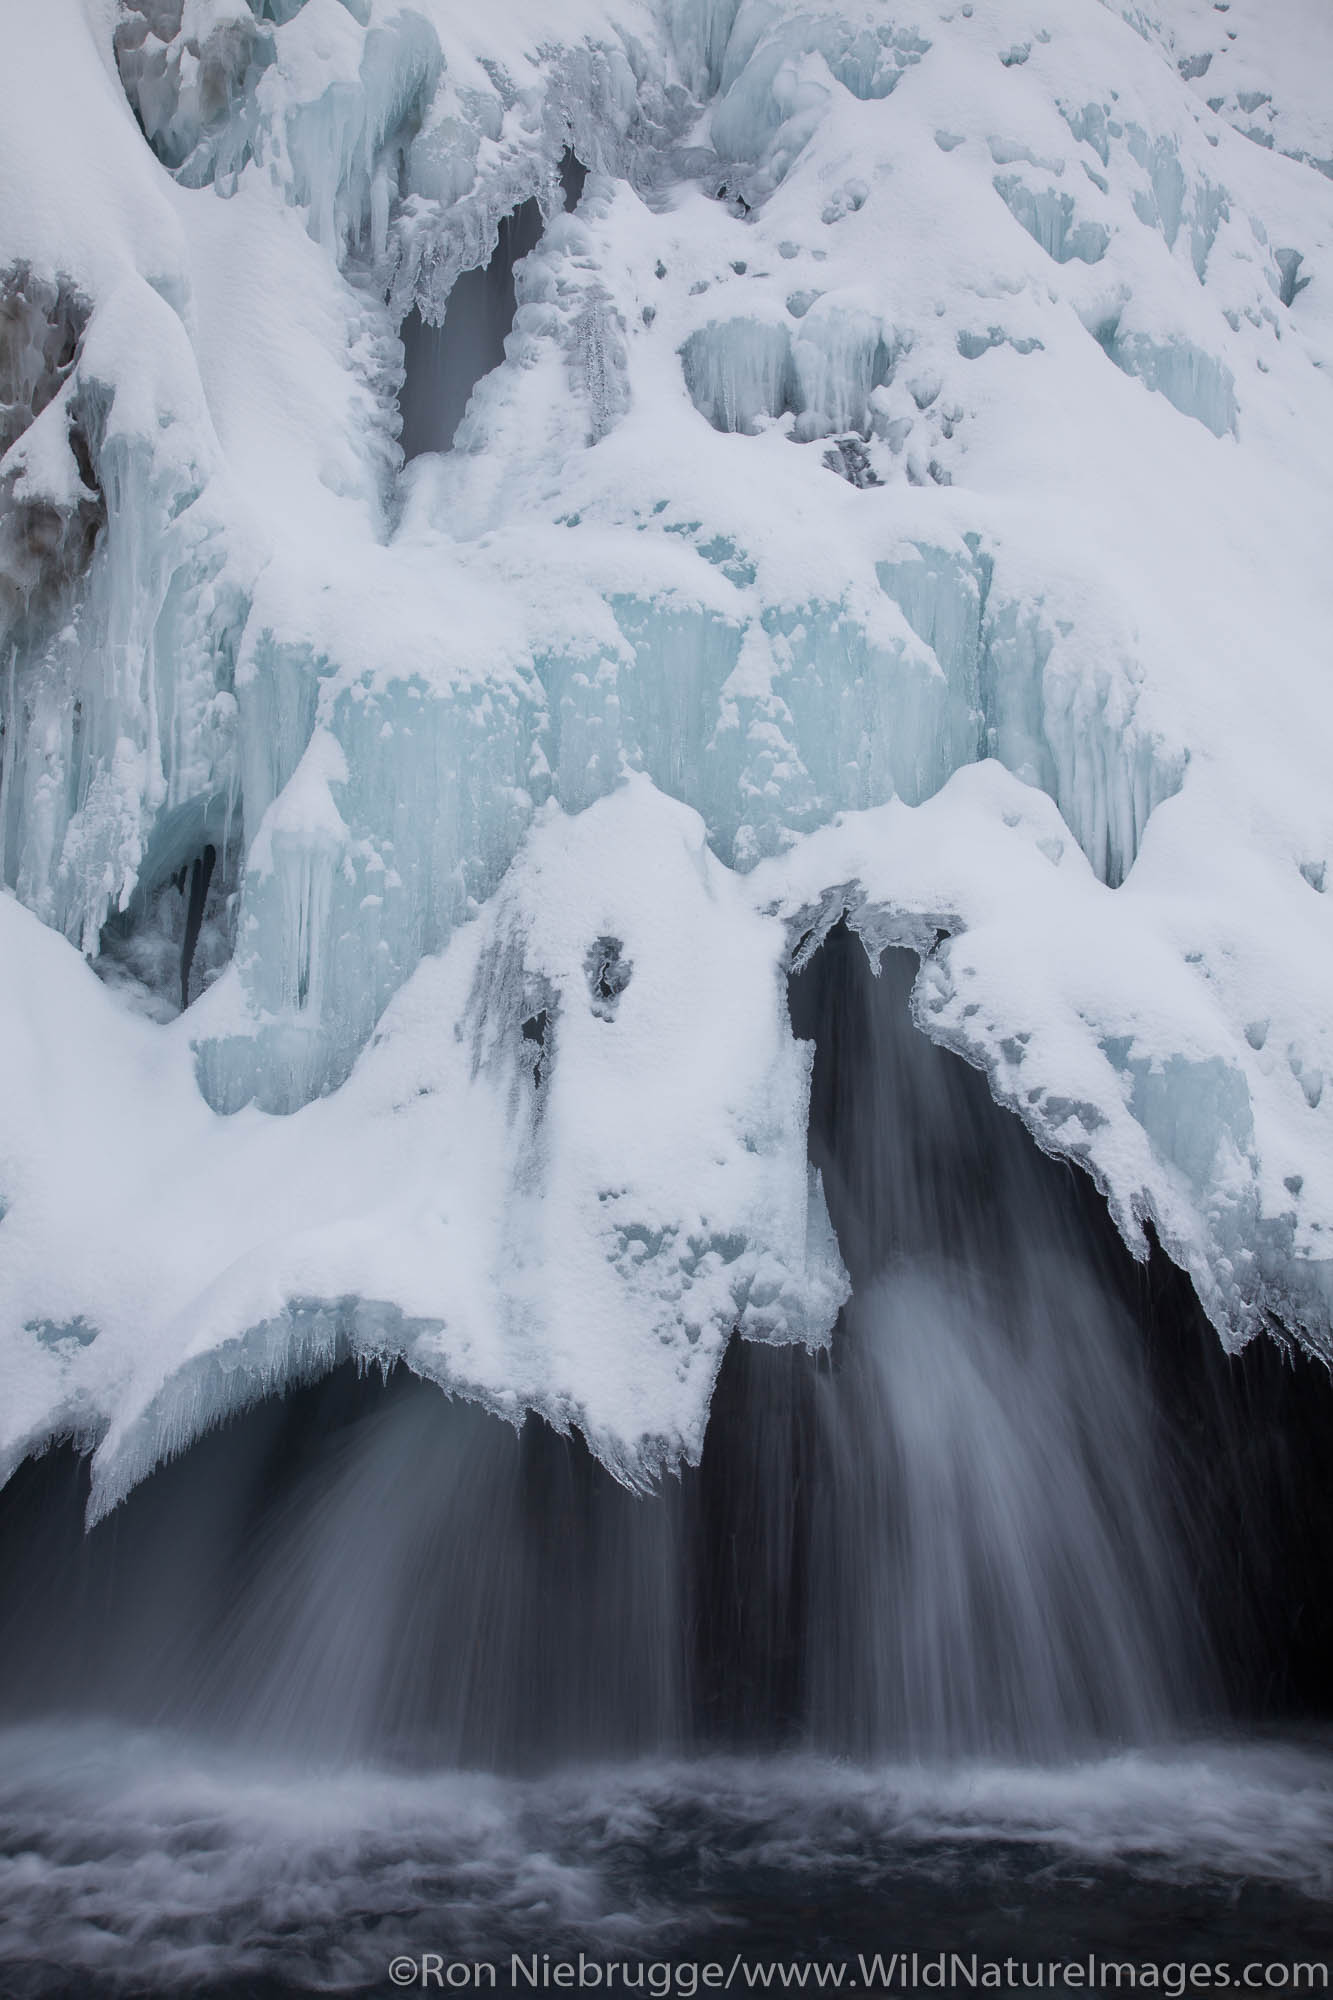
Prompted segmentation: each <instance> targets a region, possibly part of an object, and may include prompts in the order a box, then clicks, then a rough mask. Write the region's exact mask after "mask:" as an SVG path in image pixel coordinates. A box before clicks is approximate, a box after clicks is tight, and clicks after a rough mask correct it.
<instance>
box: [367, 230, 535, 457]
mask: <svg viewBox="0 0 1333 2000" xmlns="http://www.w3.org/2000/svg"><path fill="white" fill-rule="evenodd" d="M541 234H542V212H541V209H540V207H539V205H538V203H537V199H536V196H535V195H534V196H533V197H532V198H531V199H530V200H529V201H525V202H524V203H523V205H522V207H521V208H516V209H515V210H514V211H513V213H512V214H511V215H506V216H505V217H504V219H503V221H502V222H501V224H500V235H499V241H498V242H497V244H496V247H495V252H494V254H493V256H492V257H491V261H490V263H489V264H486V265H485V266H483V267H482V268H480V269H478V270H475V271H464V273H463V275H462V276H461V277H460V278H459V279H458V281H457V283H456V284H455V285H454V288H453V290H452V291H451V292H450V294H449V301H448V304H447V306H446V308H445V318H444V324H443V326H431V325H429V324H428V323H427V321H425V320H424V319H423V318H422V317H421V313H420V311H419V309H418V308H417V307H416V306H414V307H413V308H412V310H411V312H410V313H409V314H408V316H407V318H406V319H405V320H404V322H403V326H402V341H403V368H404V375H403V387H402V393H401V396H400V398H399V407H400V409H401V411H402V418H403V428H402V435H401V443H402V447H403V457H404V458H405V459H412V458H418V457H420V455H421V453H422V452H427V451H448V450H450V449H451V447H452V445H453V442H454V433H455V432H456V431H457V429H458V426H459V424H460V423H461V422H462V421H463V414H464V412H465V410H466V409H467V406H468V399H469V397H470V396H471V394H472V391H473V390H474V389H475V388H476V386H477V384H478V382H480V381H481V379H482V377H483V375H489V374H490V372H491V370H492V369H493V368H498V367H499V366H500V364H501V362H502V361H503V360H504V358H505V356H504V344H505V339H506V337H507V335H508V333H509V331H510V329H511V327H512V326H513V324H514V314H515V312H516V311H517V309H518V298H517V293H516V291H515V286H514V266H515V265H516V264H517V263H518V261H519V259H520V258H521V257H526V256H527V254H528V252H529V251H530V250H533V249H535V248H536V246H537V244H538V242H539V241H540V240H541Z"/></svg>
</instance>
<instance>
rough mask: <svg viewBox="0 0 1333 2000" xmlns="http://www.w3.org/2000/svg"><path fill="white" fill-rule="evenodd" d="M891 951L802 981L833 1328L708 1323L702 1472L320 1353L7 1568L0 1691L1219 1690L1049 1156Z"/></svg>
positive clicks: (160, 1708)
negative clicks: (60, 1574)
mask: <svg viewBox="0 0 1333 2000" xmlns="http://www.w3.org/2000/svg"><path fill="white" fill-rule="evenodd" d="M915 967H916V960H915V958H914V957H912V956H911V955H910V954H906V953H890V954H888V955H887V957H886V961H885V969H884V971H883V973H882V975H881V976H880V977H878V978H875V977H872V975H871V971H870V967H869V964H868V961H867V960H866V957H865V954H864V952H863V951H862V949H861V946H860V944H859V942H858V941H857V940H855V939H854V938H852V937H851V936H850V935H849V934H847V933H846V932H841V931H840V932H838V933H835V935H834V937H833V938H832V939H831V940H830V941H829V943H828V944H827V945H826V946H825V948H824V950H823V952H821V954H820V955H819V959H818V960H817V961H816V965H815V968H814V970H813V971H811V972H808V973H806V974H804V975H802V976H801V977H800V978H798V979H796V980H795V981H794V982H793V986H792V1007H793V1012H794V1018H795V1022H796V1026H797V1028H798V1031H800V1032H801V1033H803V1034H806V1035H809V1036H812V1037H813V1038H814V1040H815V1043H816V1048H817V1059H816V1071H815V1079H814V1104H813V1116H812V1150H813V1154H814V1157H815V1160H816V1163H817V1164H818V1165H819V1166H820V1167H821V1169H822V1171H823V1173H824V1176H825V1181H826V1185H827V1188H828V1192H829V1201H830V1209H831V1213H832V1215H833V1217H834V1221H835V1224H836V1226H837V1228H838V1231H839V1235H840V1239H841V1243H842V1247H843V1251H844V1255H845V1257H846V1260H847V1263H848V1266H849V1269H850V1271H851V1273H852V1277H853V1280H854V1285H855V1295H854V1298H853V1301H852V1303H851V1305H850V1307H849V1309H848V1311H847V1312H846V1314H845V1316H844V1320H843V1322H842V1323H841V1324H840V1326H839V1328H838V1329H837V1332H836V1334H835V1337H834V1344H833V1348H832V1351H831V1354H826V1355H819V1356H812V1355H809V1354H807V1353H806V1352H804V1350H801V1349H792V1348H787V1349H773V1348H763V1347H760V1346H755V1345H752V1344H748V1343H744V1342H739V1341H736V1342H733V1344H732V1349H731V1351H730V1353H729V1355H728V1358H727V1361H726V1363H725V1365H724V1368H723V1372H722V1377H721V1380H720V1382H719V1385H718V1390H717V1395H716V1398H715V1405H714V1413H713V1418H712V1422H711V1425H710V1430H709V1434H708V1440H707V1445H706V1449H705V1452H704V1458H703V1462H702V1464H701V1465H700V1466H699V1467H698V1468H694V1469H690V1468H687V1469H685V1471H684V1472H683V1473H682V1474H681V1475H680V1476H679V1477H672V1478H668V1479H667V1480H666V1481H665V1482H664V1484H663V1490H662V1491H661V1492H660V1493H659V1494H658V1495H656V1496H655V1497H650V1498H641V1497H638V1496H635V1495H633V1494H631V1493H629V1492H627V1491H626V1490H624V1489H623V1488H621V1487H620V1486H618V1485H617V1484H616V1482H615V1481H614V1479H613V1478H612V1477H611V1476H610V1475H609V1474H608V1473H607V1472H605V1471H604V1470H603V1469H602V1468H601V1467H600V1466H598V1465H597V1464H596V1463H595V1462H594V1461H593V1459H592V1458H591V1456H590V1455H589V1454H588V1452H587V1451H586V1450H585V1449H584V1448H583V1446H582V1444H581V1443H580V1442H579V1441H578V1440H577V1439H575V1438H573V1437H570V1438H562V1437H560V1436H558V1435H557V1434H556V1433H554V1432H553V1431H552V1430H551V1429H550V1428H549V1427H548V1426H546V1425H545V1424H543V1423H541V1422H540V1421H539V1420H538V1419H536V1418H532V1417H529V1418H528V1419H527V1420H526V1422H525V1424H524V1425H523V1427H522V1429H521V1430H520V1431H516V1430H514V1429H513V1428H512V1427H511V1426H510V1425H509V1424H506V1423H504V1422H502V1421H501V1420H500V1419H498V1418H497V1417H495V1416H493V1415H490V1414H488V1413H487V1412H485V1411H484V1410H481V1409H479V1408H478V1407H476V1406H475V1405H471V1404H467V1403H464V1402H460V1401H454V1400H450V1399H447V1398H443V1397H441V1396H440V1394H439V1393H438V1391H436V1390H435V1389H434V1388H433V1387H430V1386H428V1385H425V1384H422V1383H419V1382H416V1381H414V1380H413V1379H412V1378H410V1377H407V1376H405V1375H403V1374H402V1373H399V1374H397V1375H395V1376H394V1377H393V1378H392V1380H391V1382H390V1383H389V1384H388V1386H387V1387H386V1388H380V1387H378V1386H377V1385H376V1384H375V1383H374V1382H373V1381H366V1382H364V1383H362V1384H360V1385H357V1384H355V1383H354V1382H352V1381H351V1380H350V1379H349V1380H347V1381H346V1382H343V1383H342V1385H341V1386H340V1385H339V1382H338V1380H337V1378H335V1380H334V1382H333V1383H331V1384H327V1385H325V1386H324V1387H323V1388H318V1387H317V1388H315V1389H311V1390H308V1391H305V1392H303V1393H302V1395H300V1396H297V1397H295V1398H293V1399H292V1401H291V1403H290V1405H289V1409H288V1414H287V1417H286V1420H285V1421H282V1422H278V1423H277V1427H276V1429H275V1428H274V1425H275V1422H276V1420H275V1419H273V1418H264V1417H263V1414H262V1412H261V1413H256V1414H255V1415H254V1416H253V1417H252V1418H250V1419H248V1420H244V1421H242V1422H241V1423H240V1424H238V1425H235V1426H233V1427H232V1428H231V1429H230V1430H229V1431H227V1432H224V1433H222V1434H220V1435H218V1436H215V1437H214V1438H213V1439H212V1440H210V1441H209V1443H208V1445H207V1446H206V1447H203V1448H198V1449H196V1451H195V1452H193V1453H191V1454H190V1455H189V1456H188V1457H187V1459H186V1460H184V1461H182V1462H181V1463H179V1464H178V1465H176V1466H173V1467H170V1468H167V1469H166V1470H165V1471H164V1472H161V1473H159V1474H157V1475H156V1476H155V1477H154V1479H153V1480H152V1481H150V1482H149V1485H148V1487H147V1488H146V1489H145V1490H144V1491H143V1492H142V1493H141V1494H138V1495H135V1496H133V1497H132V1499H131V1500H130V1502H129V1503H128V1504H127V1505H126V1507H125V1508H123V1509H122V1510H121V1512H120V1513H119V1514H118V1515H117V1516H116V1517H113V1519H112V1521H111V1522H109V1523H107V1524H105V1525H104V1526H103V1527H100V1528H98V1529H97V1530H96V1531H94V1533H93V1535H92V1536H91V1538H89V1540H88V1542H87V1543H86V1544H84V1545H82V1546H80V1547H79V1548H77V1549H73V1550H70V1551H69V1552H68V1553H67V1555H66V1556H65V1558H63V1563H62V1565H57V1566H56V1567H57V1568H59V1567H61V1566H63V1565H68V1566H69V1567H72V1568H73V1569H75V1570H79V1569H82V1570H83V1571H84V1572H86V1573H87V1575H88V1576H89V1577H90V1578H91V1579H92V1581H91V1583H90V1584H89V1587H88V1590H87V1592H86V1593H85V1595H84V1596H83V1597H82V1598H80V1595H79V1593H78V1592H77V1591H73V1592H71V1591H69V1590H66V1591H64V1592H63V1598H64V1601H63V1602H62V1603H61V1604H60V1605H59V1606H52V1605H50V1604H49V1603H46V1604H43V1606H42V1608H40V1609H33V1607H32V1600H31V1597H29V1598H28V1599H27V1600H26V1604H25V1599H24V1597H23V1595H22V1593H16V1592H12V1591H11V1592H10V1593H9V1600H10V1602H11V1603H13V1604H16V1605H19V1604H25V1609H24V1613H23V1616H22V1621H21V1622H22V1630H21V1631H19V1632H17V1633H16V1634H15V1636H14V1644H13V1646H12V1647H11V1648H10V1658H11V1662H17V1663H18V1664H17V1665H15V1664H11V1667H10V1668H9V1669H8V1670H7V1677H8V1679H9V1681H10V1683H11V1689H12V1684H13V1681H14V1679H15V1676H16V1674H18V1673H19V1672H20V1671H21V1662H22V1659H23V1658H24V1657H25V1656H26V1657H28V1658H29V1660H30V1661H31V1659H32V1657H33V1654H34V1649H36V1651H37V1652H38V1653H40V1651H41V1647H42V1645H43V1643H45V1644H46V1646H47V1647H48V1650H49V1651H50V1652H51V1653H52V1654H53V1655H58V1659H57V1658H53V1659H52V1662H51V1664H50V1665H48V1666H46V1667H42V1666H41V1665H40V1664H38V1665H37V1666H36V1667H33V1668H32V1670H31V1681H32V1683H33V1684H35V1685H36V1687H37V1688H38V1689H40V1690H41V1691H42V1693H43V1696H44V1697H45V1698H46V1699H47V1700H49V1698H50V1691H51V1689H52V1688H53V1686H56V1685H59V1684H60V1682H61V1680H62V1677H63V1679H64V1681H65V1683H66V1684H67V1686H68V1693H67V1695H66V1696H65V1697H64V1699H66V1700H67V1701H69V1702H71V1703H72V1704H73V1705H74V1706H81V1707H84V1708H94V1709H96V1708H106V1707H110V1708H112V1709H113V1710H115V1709H118V1708H119V1709H125V1708H128V1711H129V1712H130V1713H132V1714H136V1715H139V1716H141V1717H143V1718H145V1719H154V1718H159V1717H162V1716H167V1717H170V1718H171V1719H173V1720H175V1721H177V1722H180V1723H183V1724H186V1725H188V1726H189V1727H191V1728H193V1729H196V1730H201V1731H203V1732H205V1733H206V1734H210V1735H212V1736H215V1737H218V1738H220V1739H221V1740H223V1741H233V1742H236V1743H240V1744H248V1745H251V1746H255V1747H259V1748H263V1749H266V1750H267V1751H270V1752H271V1751H279V1752H281V1753H282V1754H284V1755H292V1754H296V1755H305V1756H309V1757H314V1758H316V1759H322V1760H328V1759H330V1758H332V1759H334V1760H335V1761H344V1762H345V1761H347V1760H350V1759H356V1758H366V1757H379V1758H386V1757H387V1758H390V1759H396V1760H406V1761H409V1762H418V1763H419V1762H420V1761H421V1760H423V1759H425V1760H426V1761H428V1762H430V1763H433V1764H436V1765H441V1766H445V1767H449V1766H454V1767H458V1766H463V1767H470V1768H483V1769H485V1768H489V1769H507V1768H514V1767H519V1768H531V1767H538V1766H542V1765H549V1764H551V1763H552V1762H560V1761H562V1760H567V1759H570V1758H577V1757H589V1756H610V1755H614V1756H626V1755H637V1754H642V1753H645V1752H655V1753H661V1752H664V1751H672V1752H674V1751H683V1750H689V1749H699V1748H706V1747H708V1746H710V1745H711V1746H717V1745H727V1744H733V1745H739V1744H747V1745H764V1744H769V1745H771V1744H777V1743H782V1744H787V1745H789V1746H801V1745H803V1746H805V1747H807V1748H811V1749H815V1750H820V1751H827V1750H832V1751H836V1752H852V1753H854V1754H857V1755H860V1756H871V1757H879V1758H882V1757H899V1756H903V1755H911V1756H923V1757H958V1756H965V1755H976V1754H1007V1755H1020V1756H1023V1757H1025V1758H1037V1759H1051V1758H1057V1757H1062V1756H1065V1755H1067V1754H1069V1753H1070V1752H1072V1751H1074V1750H1079V1749H1086V1748H1088V1747H1090V1746H1093V1745H1095V1744H1097V1743H1102V1744H1108V1743H1110V1744H1114V1743H1124V1742H1133V1743H1139V1744H1143V1743H1147V1742H1150V1741H1152V1740H1155V1739H1157V1738H1160V1737H1162V1736H1163V1735H1164V1734H1166V1733H1168V1732H1169V1731H1170V1730H1171V1729H1172V1728H1173V1727H1178V1726H1180V1725H1181V1724H1182V1723H1183V1722H1184V1721H1185V1720H1186V1719H1187V1718H1188V1716H1189V1714H1190V1713H1191V1710H1192V1709H1193V1710H1197V1709H1199V1708H1201V1707H1203V1706H1204V1705H1205V1704H1206V1703H1207V1702H1208V1701H1209V1700H1210V1699H1211V1698H1212V1696H1213V1692H1214V1691H1213V1688H1212V1684H1211V1681H1210V1674H1209V1669H1208V1665H1207V1660H1206V1647H1205V1646H1204V1643H1203V1640H1202V1637H1201V1632H1200V1629H1199V1628H1200V1613H1199V1610H1198V1607H1197V1606H1196V1605H1195V1602H1194V1588H1193V1582H1192V1579H1191V1576H1190V1574H1189V1573H1188V1564H1187V1562H1186V1560H1185V1556H1184V1552H1183V1544H1182V1510H1181V1507H1180V1505H1179V1504H1178V1500H1177V1497H1176V1490H1175V1475H1174V1471H1173V1466H1172V1463H1171V1452H1170V1440H1169V1438H1167V1436H1166V1435H1165V1434H1164V1430H1163V1426H1162V1423H1161V1421H1160V1419H1159V1416H1158V1414H1157V1412H1156V1410H1155V1408H1154V1401H1153V1391H1152V1385H1151V1383H1150V1381H1149V1378H1148V1371H1147V1367H1146V1364H1145V1357H1144V1352H1143V1343H1142V1340H1141V1338H1140V1336H1139V1333H1138V1330H1137V1329H1136V1327H1135V1325H1134V1324H1133V1321H1132V1319H1131V1317H1130V1315H1129V1313H1128V1312H1127V1311H1126V1308H1125V1305H1124V1303H1123V1301H1122V1299H1121V1298H1120V1297H1119V1296H1117V1293H1116V1289H1115V1286H1114V1283H1113V1282H1112V1276H1111V1275H1110V1274H1108V1271H1107V1269H1106V1268H1104V1267H1105V1252H1104V1249H1103V1248H1102V1247H1101V1246H1099V1244H1098V1242H1097V1241H1096V1239H1095V1237H1094V1236H1092V1235H1091V1234H1090V1232H1089V1227H1088V1223H1087V1220H1086V1217H1085V1214H1084V1211H1083V1209H1082V1208H1081V1206H1080V1202H1079V1199H1078V1194H1077V1189H1076V1185H1075V1180H1074V1176H1073V1173H1072V1171H1071V1170H1069V1169H1065V1168H1061V1167H1058V1166H1056V1165H1054V1164H1053V1163H1052V1162H1050V1161H1048V1160H1045V1159H1043V1158H1042V1157H1041V1156H1040V1155H1039V1154H1038V1153H1037V1152H1036V1150H1035V1148H1034V1147H1033V1146H1032V1144H1031V1142H1030V1140H1029V1139H1028V1137H1027V1135H1026V1134H1025V1133H1024V1132H1023V1131H1022V1129H1021V1128H1020V1126H1019V1125H1018V1123H1017V1121H1016V1120H1014V1119H1012V1118H1011V1117H1009V1116H1008V1115H1007V1114H1005V1113H1003V1112H1000V1111H998V1110H997V1109H996V1107H995V1106H994V1105H993V1104H992V1103H991V1101H990V1098H989V1093H988V1092H987V1089H986V1086H985V1084H984V1082H983V1080H982V1079H981V1078H980V1076H979V1075H978V1074H977V1073H976V1072H974V1071H971V1070H969V1069H968V1068H967V1066H966V1065H964V1064H962V1063H960V1062H959V1061H958V1060H957V1058H955V1057H954V1056H952V1055H950V1054H948V1053H946V1052H943V1051H941V1050H939V1049H936V1048H935V1047H933V1046H932V1045H931V1044H930V1043H929V1042H928V1041H927V1040H926V1038H925V1037H924V1036H923V1035H921V1034H920V1033H919V1032H918V1031H917V1029H916V1028H915V1027H914V1025H913V1024H912V1022H911V1019H910V1014H909V1006H908V990H909V987H910V983H911V979H912V977H913V974H914V972H915ZM41 1571H42V1575H41V1577H39V1578H38V1579H37V1580H36V1582H35V1583H33V1584H32V1586H31V1587H32V1588H33V1589H35V1590H36V1592H37V1594H38V1596H39V1597H41V1596H42V1594H43V1590H45V1592H46V1593H47V1594H48V1595H49V1592H50V1587H51V1586H50V1581H49V1579H50V1576H51V1574H52V1564H51V1563H50V1561H49V1560H46V1559H44V1560H43V1561H42V1563H41ZM43 1579H45V1582H44V1581H43ZM80 1602H82V1603H83V1604H84V1605H85V1607H91V1606H94V1605H95V1606H96V1607H98V1608H97V1610H96V1612H95V1613H94V1612H92V1611H91V1610H89V1612H88V1615H89V1616H95V1617H96V1620H97V1624H98V1631H99V1638H98V1643H97V1645H96V1647H95V1648H94V1647H90V1646H89V1645H88V1644H87V1643H86V1639H85V1638H83V1637H81V1636H79V1634H78V1632H77V1630H76V1631H71V1630H70V1621H71V1619H73V1620H74V1621H75V1623H76V1625H77V1618H78V1615H79V1614H78V1612H77V1609H76V1607H77V1605H78V1604H79V1603H80ZM62 1631H63V1632H64V1634H65V1637H64V1638H63V1640H62V1639H61V1638H60V1637H59V1635H60V1634H61V1633H62ZM71 1671H74V1680H73V1681H72V1682H71V1681H70V1678H69V1677H70V1674H71ZM39 1705H40V1703H39Z"/></svg>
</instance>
